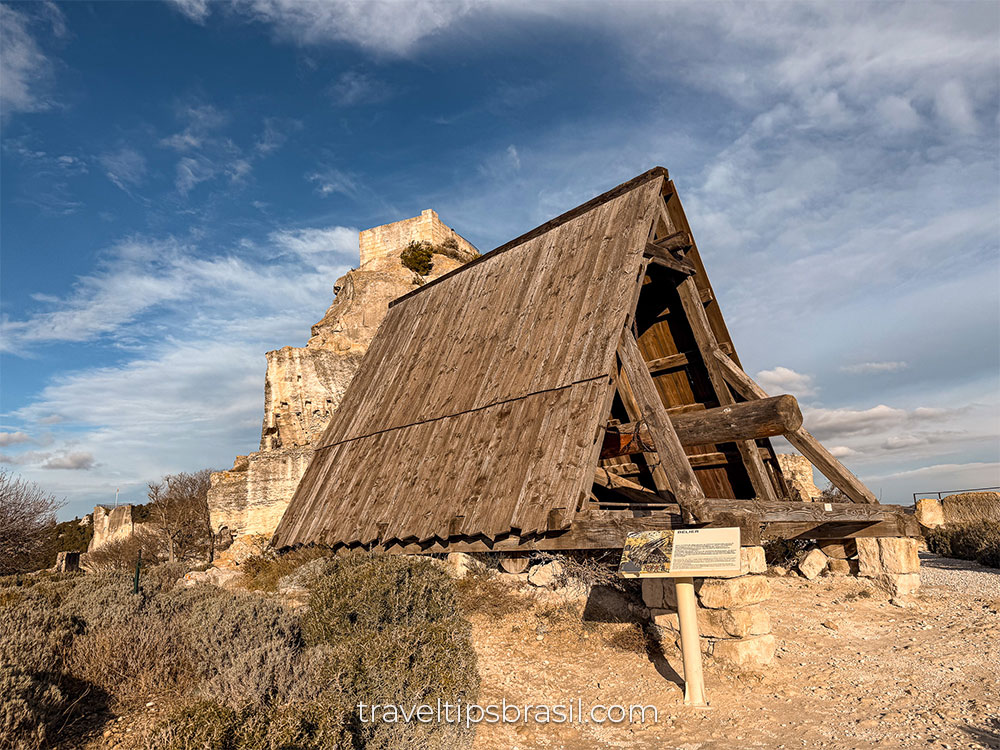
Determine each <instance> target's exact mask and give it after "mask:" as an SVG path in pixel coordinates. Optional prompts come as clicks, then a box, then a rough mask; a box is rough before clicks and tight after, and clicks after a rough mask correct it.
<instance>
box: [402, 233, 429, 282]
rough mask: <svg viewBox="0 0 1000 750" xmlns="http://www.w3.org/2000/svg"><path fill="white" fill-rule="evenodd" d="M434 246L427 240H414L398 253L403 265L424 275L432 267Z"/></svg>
mask: <svg viewBox="0 0 1000 750" xmlns="http://www.w3.org/2000/svg"><path fill="white" fill-rule="evenodd" d="M433 256H434V248H433V247H432V246H431V244H430V243H429V242H418V241H416V240H414V241H413V242H411V243H410V244H409V245H407V246H406V248H405V249H404V250H403V252H402V253H401V254H400V256H399V259H400V260H401V261H402V263H403V265H404V266H406V267H407V268H409V269H410V270H411V271H413V272H414V273H416V274H419V275H420V276H426V275H427V274H429V273H430V272H431V269H432V268H434V261H433Z"/></svg>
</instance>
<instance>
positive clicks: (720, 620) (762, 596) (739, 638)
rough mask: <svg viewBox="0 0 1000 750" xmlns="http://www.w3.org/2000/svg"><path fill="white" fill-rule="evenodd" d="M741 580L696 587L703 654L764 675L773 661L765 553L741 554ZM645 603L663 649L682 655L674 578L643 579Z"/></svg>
mask: <svg viewBox="0 0 1000 750" xmlns="http://www.w3.org/2000/svg"><path fill="white" fill-rule="evenodd" d="M740 563H741V565H740V575H738V576H730V577H726V578H722V577H718V578H702V579H697V580H696V581H695V594H696V604H697V607H698V632H699V633H700V635H701V650H702V652H703V653H704V654H705V655H707V656H710V657H711V658H713V659H715V660H717V661H720V662H724V663H726V664H729V665H731V666H737V667H741V668H744V669H762V668H764V667H766V666H767V665H768V664H770V663H771V661H772V660H773V659H774V652H775V641H774V636H773V635H771V617H770V615H769V614H768V612H767V609H766V605H765V604H764V602H766V601H767V600H768V599H770V598H771V584H770V582H769V581H768V580H767V578H766V577H765V576H763V575H761V574H762V573H765V572H766V571H767V563H766V562H765V561H764V548H763V547H743V548H741V549H740ZM642 598H643V602H644V603H645V605H646V606H647V607H649V614H650V617H651V618H652V621H653V624H654V625H655V626H656V627H657V629H658V631H659V634H660V645H661V647H662V648H664V649H666V648H677V649H680V621H679V617H678V615H677V592H676V589H675V588H674V581H673V579H671V578H645V579H643V581H642Z"/></svg>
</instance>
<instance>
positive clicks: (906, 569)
mask: <svg viewBox="0 0 1000 750" xmlns="http://www.w3.org/2000/svg"><path fill="white" fill-rule="evenodd" d="M857 545H858V567H859V573H860V575H862V576H864V577H866V578H877V577H879V576H881V575H883V574H886V573H888V574H895V575H900V574H906V573H917V572H919V570H920V558H919V557H918V556H917V540H916V539H908V538H904V537H873V538H861V539H858V540H857Z"/></svg>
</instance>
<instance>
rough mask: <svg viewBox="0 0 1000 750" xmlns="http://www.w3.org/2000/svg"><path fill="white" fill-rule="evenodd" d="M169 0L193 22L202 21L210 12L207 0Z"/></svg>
mask: <svg viewBox="0 0 1000 750" xmlns="http://www.w3.org/2000/svg"><path fill="white" fill-rule="evenodd" d="M169 2H170V3H171V4H172V5H174V6H175V7H176V8H177V9H178V10H179V11H180V12H181V13H183V14H184V15H185V16H187V17H188V18H190V19H191V20H192V21H194V22H195V23H204V22H205V21H206V20H207V19H208V16H209V14H210V13H211V12H212V11H211V8H210V7H209V4H208V0H169Z"/></svg>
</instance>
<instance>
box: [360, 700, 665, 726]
mask: <svg viewBox="0 0 1000 750" xmlns="http://www.w3.org/2000/svg"><path fill="white" fill-rule="evenodd" d="M358 717H359V718H360V719H361V721H362V722H364V723H369V722H372V723H374V722H376V721H381V722H382V723H384V724H398V723H410V722H414V721H416V722H419V723H421V724H431V723H437V724H441V723H446V724H465V726H467V727H468V726H471V725H473V724H479V723H481V722H485V723H487V724H499V723H503V724H517V723H520V722H529V721H533V722H534V723H536V724H573V723H576V724H587V723H588V722H593V723H595V724H605V723H607V724H622V723H625V722H629V723H630V724H635V723H639V724H645V723H646V719H647V717H649V719H650V721H652V722H653V723H654V724H655V723H656V722H657V721H658V720H659V715H658V713H657V710H656V706H621V705H610V706H605V705H602V704H600V703H598V704H597V705H594V706H584V705H583V701H582V700H580V699H576V700H575V701H574V700H570V701H567V702H566V703H554V704H551V705H549V704H537V703H524V704H521V703H508V702H507V701H506V700H504V701H503V702H501V703H499V704H496V703H491V704H488V705H485V706H480V705H479V704H478V703H462V701H458V702H457V703H449V702H447V701H443V702H442V701H441V700H440V699H438V702H437V705H431V704H428V703H423V704H420V705H413V706H397V705H396V704H394V703H385V704H382V703H376V704H372V703H358Z"/></svg>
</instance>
